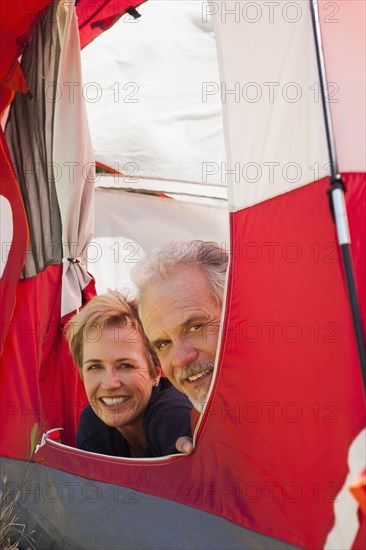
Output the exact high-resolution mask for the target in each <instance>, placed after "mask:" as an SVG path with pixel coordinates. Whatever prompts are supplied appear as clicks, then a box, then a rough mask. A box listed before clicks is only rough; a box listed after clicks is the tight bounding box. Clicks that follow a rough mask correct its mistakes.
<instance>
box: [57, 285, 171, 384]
mask: <svg viewBox="0 0 366 550" xmlns="http://www.w3.org/2000/svg"><path fill="white" fill-rule="evenodd" d="M126 326H131V327H132V328H133V329H134V330H136V331H137V332H138V333H139V334H141V336H142V341H143V344H144V346H145V350H146V358H147V360H148V362H149V370H150V375H151V377H152V378H153V377H154V376H156V375H157V374H158V372H159V370H160V363H159V359H158V357H157V355H156V352H155V351H154V349H153V348H152V347H151V345H150V342H149V340H148V339H147V337H146V335H145V333H144V330H143V328H142V324H141V321H140V318H139V315H138V311H137V300H135V299H128V298H127V297H125V296H124V295H123V294H121V293H120V292H118V291H117V290H109V291H108V293H107V294H101V295H100V296H95V297H94V298H92V299H91V300H90V302H88V303H87V304H86V305H85V306H84V307H83V309H82V310H81V311H80V312H79V313H77V314H76V315H74V316H73V317H72V318H71V319H70V320H69V322H68V323H67V325H66V327H65V331H66V340H67V342H68V344H69V349H70V352H71V355H72V358H73V360H74V363H75V364H76V366H77V367H78V369H79V373H80V376H81V377H82V368H83V347H84V342H85V340H86V339H87V333H88V332H89V331H93V330H98V331H101V330H103V329H104V328H115V327H126Z"/></svg>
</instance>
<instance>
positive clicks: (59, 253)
mask: <svg viewBox="0 0 366 550" xmlns="http://www.w3.org/2000/svg"><path fill="white" fill-rule="evenodd" d="M151 3H152V4H153V3H154V2H151ZM138 4H139V2H133V1H128V2H124V1H121V2H118V3H116V2H111V1H110V2H108V1H104V2H101V1H93V2H87V1H86V0H80V1H79V2H77V6H76V14H77V17H76V16H75V11H74V5H73V2H66V1H65V2H64V1H62V2H60V3H59V4H56V3H55V4H52V3H51V2H49V1H48V0H44V1H37V2H32V1H29V2H22V1H14V2H11V3H8V2H4V3H2V4H1V10H2V11H1V18H0V21H1V31H2V32H1V51H2V52H3V56H2V64H1V112H2V113H3V119H4V120H3V121H2V122H3V128H4V130H5V131H1V133H0V135H1V195H0V199H1V231H2V258H1V260H2V263H1V273H0V275H1V283H2V286H1V305H2V308H1V316H2V317H1V331H2V339H1V343H2V349H3V352H2V364H1V371H0V373H1V388H0V391H1V412H2V414H1V470H2V475H1V484H2V491H3V493H6V494H7V497H6V498H8V499H11V498H15V497H16V495H17V502H16V504H17V506H16V508H15V511H16V514H17V515H18V517H19V521H20V522H23V523H25V525H26V528H27V529H29V530H33V529H34V534H33V537H34V539H35V541H36V542H35V544H36V547H37V548H42V549H43V548H70V549H71V548H73V549H75V548H86V547H88V548H100V549H102V548H128V549H129V548H156V549H160V548H187V549H189V548H215V549H216V548H222V549H226V548H233V549H234V548H276V549H277V548H288V547H302V548H304V547H305V548H361V547H362V546H363V544H362V541H363V540H364V539H363V537H364V536H365V531H364V529H365V518H364V513H363V512H362V505H363V500H362V496H363V495H364V493H363V491H364V489H363V488H362V481H361V482H359V481H358V480H359V477H360V475H361V474H362V469H363V468H364V464H365V459H364V455H363V452H364V448H365V445H364V443H365V433H366V431H365V395H364V390H363V381H362V373H361V369H360V365H359V363H360V361H359V354H358V348H357V344H356V338H355V335H354V328H353V320H352V315H351V311H350V307H349V299H348V290H347V285H346V278H347V277H346V275H345V272H344V268H343V264H342V258H341V253H340V251H339V248H338V245H337V232H336V228H335V225H334V223H333V219H332V215H331V210H330V208H329V202H328V197H327V191H328V190H329V187H330V185H329V180H330V176H332V175H333V171H334V163H333V162H332V163H330V156H329V151H330V150H332V147H329V144H331V145H332V140H331V139H330V140H329V139H328V140H327V137H328V138H329V136H330V137H332V136H333V135H334V136H335V149H336V155H337V168H338V170H339V173H340V174H341V175H342V178H343V180H344V182H345V186H346V188H347V192H346V193H345V201H346V207H347V212H348V219H349V231H350V235H351V237H352V240H351V252H352V263H353V268H354V274H355V287H356V292H357V294H358V298H359V304H360V310H361V318H362V319H363V322H364V319H365V298H366V297H365V284H364V281H365V280H366V278H365V275H366V273H365V262H364V257H365V235H366V231H365V229H366V228H365V175H364V173H365V163H366V161H365V154H364V152H365V150H366V148H365V105H364V101H363V98H364V95H365V66H366V63H365V59H364V48H363V43H364V39H365V27H364V24H365V23H364V22H365V6H364V4H363V3H362V2H358V1H352V0H351V1H347V2H344V1H342V0H341V1H337V2H331V3H329V2H319V3H318V4H319V6H318V12H317V15H318V18H317V19H318V20H317V21H315V25H313V21H312V17H311V15H312V12H311V10H310V9H309V6H310V5H313V3H307V2H289V3H286V4H280V3H269V2H264V1H263V2H262V1H260V2H207V3H202V5H201V6H200V7H201V16H200V18H199V20H197V18H196V19H195V26H196V27H201V28H202V33H204V32H205V29H206V27H205V25H207V24H210V21H213V27H214V32H211V31H210V36H211V37H212V40H215V44H216V47H217V56H218V60H219V70H220V76H219V80H218V81H217V82H216V81H213V82H205V86H204V87H203V88H202V89H203V90H204V92H205V100H206V102H203V101H202V104H203V105H206V106H207V105H208V106H210V105H214V110H215V113H217V99H218V98H219V101H220V102H221V103H222V108H223V133H224V136H225V149H226V152H225V154H222V152H221V150H220V149H218V150H217V156H216V157H215V158H207V159H205V160H207V162H208V163H210V164H207V165H206V168H207V171H206V178H205V179H206V181H205V182H204V181H202V182H199V181H197V178H196V179H195V175H194V170H193V172H192V174H193V175H192V176H191V177H190V178H189V181H187V179H186V178H184V177H181V178H180V177H179V174H178V176H177V175H173V174H171V173H168V172H167V173H166V174H163V177H162V178H163V179H164V187H163V188H162V187H160V188H156V187H155V188H154V189H155V191H158V192H159V194H158V196H146V195H143V194H136V193H134V194H133V195H132V194H131V193H127V192H126V191H118V197H119V200H120V203H121V204H123V205H124V206H122V208H125V209H126V210H125V211H126V216H128V214H129V216H130V217H127V222H128V223H126V224H125V226H124V227H123V229H122V230H121V231H123V232H126V231H127V232H130V233H124V234H123V235H118V238H119V237H120V236H122V237H123V238H126V239H127V240H129V239H134V240H133V243H135V242H140V241H139V240H137V241H136V239H137V237H136V235H137V233H136V232H135V230H134V228H133V225H132V224H133V223H134V221H135V220H136V221H137V222H138V221H139V216H140V217H141V218H143V220H146V219H149V220H150V219H151V220H153V219H154V218H153V216H154V215H155V216H160V217H162V216H163V212H164V211H165V210H167V211H169V210H171V212H173V211H177V212H178V207H179V204H180V203H182V204H181V208H182V209H183V210H184V209H185V208H188V209H189V211H190V212H191V213H193V212H197V214H195V215H194V219H196V218H199V215H198V212H199V211H200V212H202V215H203V213H204V212H206V217H204V218H203V219H206V220H209V219H210V217H211V219H212V218H213V217H214V216H213V215H212V214H211V216H210V214H209V213H208V212H207V208H209V207H210V208H212V212H213V211H214V209H216V210H215V211H217V212H218V213H219V212H221V211H222V209H223V206H222V203H220V200H222V197H220V195H219V189H220V185H217V183H218V182H219V183H220V182H222V181H224V182H227V193H228V200H227V212H228V214H226V219H227V220H228V222H227V223H228V224H229V226H230V231H229V234H230V243H229V248H230V253H231V262H230V269H229V274H228V280H227V289H226V297H225V309H224V312H223V317H222V330H221V338H220V349H219V352H218V357H217V360H216V371H215V372H216V376H215V380H214V383H213V387H212V388H211V393H210V399H209V402H208V404H207V407H206V410H205V412H204V414H203V416H202V418H201V419H200V422H199V425H198V428H197V433H196V434H195V443H196V449H195V452H194V453H193V454H192V455H191V456H189V457H184V456H179V455H174V456H170V457H164V458H161V459H139V460H134V459H124V458H115V457H106V456H103V455H97V454H93V453H86V452H83V451H80V450H77V449H75V447H74V437H75V430H76V426H77V422H78V417H79V414H80V410H81V409H82V407H83V406H84V405H85V403H86V400H85V395H84V392H83V388H82V386H81V383H80V381H79V380H78V377H77V372H76V370H75V367H74V366H73V365H72V364H71V360H70V358H69V357H68V355H67V351H66V348H65V342H64V340H63V337H62V330H61V329H62V325H63V323H64V322H65V320H67V318H68V316H69V315H70V314H71V313H72V312H73V311H75V309H77V308H78V307H80V306H81V305H82V303H83V302H85V301H86V300H88V298H89V297H90V296H92V295H93V294H94V292H95V289H94V281H93V278H92V277H91V276H90V275H89V274H88V272H87V270H86V269H85V265H84V264H85V262H84V261H83V256H84V257H85V253H86V252H85V251H86V250H87V249H88V243H89V242H90V238H91V236H92V233H93V225H94V224H93V218H94V215H95V214H96V215H97V214H98V208H100V210H99V213H101V212H102V210H103V208H104V211H106V212H107V213H108V212H113V209H112V205H111V201H110V200H108V198H109V199H110V198H111V197H112V202H115V201H117V190H113V189H111V185H110V184H109V183H108V185H107V186H106V187H108V189H105V188H103V189H104V190H99V191H97V192H96V193H94V178H95V176H94V171H93V162H94V153H93V149H92V144H91V140H90V137H89V128H88V120H87V114H86V108H85V98H84V97H83V93H82V92H83V89H82V86H81V85H79V86H78V85H77V84H78V83H79V84H80V83H81V76H80V75H81V64H80V45H81V46H85V47H86V49H85V52H87V48H88V46H87V44H88V43H89V42H91V40H92V39H93V38H95V37H96V36H97V35H99V34H101V32H102V31H103V30H106V29H108V28H109V27H110V26H111V25H112V24H113V23H116V21H117V20H118V19H119V17H121V16H122V15H123V14H124V13H125V12H126V10H127V9H128V10H129V12H130V13H131V14H132V15H129V17H134V16H135V17H136V16H137V14H136V12H135V8H136V6H137V5H138ZM177 4H178V3H177ZM164 5H165V2H156V3H155V7H156V8H160V9H162V10H163V9H164ZM146 6H147V5H146ZM143 9H144V6H141V9H140V11H141V13H142V14H143ZM177 9H179V8H177ZM117 24H118V23H117ZM319 26H320V31H321V35H322V39H323V50H324V57H325V68H326V75H327V82H328V84H327V85H323V84H322V83H321V81H320V74H321V73H320V72H319V69H320V68H321V63H319V59H317V49H316V46H315V44H316V43H315V39H314V27H315V28H316V29H318V28H319ZM105 36H106V35H105ZM206 38H207V36H206ZM100 39H102V36H101V37H100ZM98 40H99V38H98ZM95 43H97V42H95ZM20 55H22V60H21V65H20V64H19V56H20ZM70 83H72V84H70ZM324 90H325V92H326V98H325V101H322V92H323V91H324ZM127 91H128V92H129V91H130V90H127ZM112 93H113V90H112ZM210 101H214V102H215V103H212V104H211V103H210ZM9 105H10V110H9V109H8V106H9ZM324 106H325V107H329V109H326V108H325V109H324ZM327 110H330V115H331V119H332V122H333V128H330V127H329V124H328V125H327V124H326V121H327V122H328V123H329V117H328V118H327V116H328V115H329V113H327ZM325 115H327V116H325ZM5 118H6V119H7V121H5ZM168 118H169V117H168ZM327 130H328V134H327ZM137 145H138V144H135V149H136V147H137ZM333 148H334V147H333ZM108 150H109V147H108ZM97 160H98V159H97ZM127 160H128V159H127ZM100 161H101V162H102V163H103V164H105V163H106V162H108V163H110V160H109V159H104V158H101V159H100ZM103 161H104V162H103ZM172 164H174V163H172ZM124 165H125V162H123V166H124ZM150 166H151V164H150ZM164 166H166V165H164ZM192 166H193V167H194V165H192ZM112 168H115V167H112ZM142 168H144V165H143V166H142ZM168 168H169V166H168ZM162 170H164V168H162ZM118 171H121V170H118ZM122 171H123V168H122ZM105 177H107V176H105ZM108 177H109V178H110V176H108ZM124 177H125V176H124ZM152 178H153V179H154V180H155V181H159V182H160V183H159V186H162V183H161V180H158V178H159V174H157V173H154V174H151V173H144V172H143V173H142V176H141V179H142V180H144V183H145V184H146V182H148V181H150V182H152ZM117 179H118V178H117ZM172 181H173V182H174V183H175V184H177V183H179V184H180V185H181V186H182V187H183V189H185V190H187V191H185V192H184V191H183V194H185V195H189V196H192V195H193V194H194V193H193V191H192V187H194V184H199V183H208V185H210V184H211V185H212V187H211V191H210V193H206V191H207V189H206V191H205V192H203V189H202V187H201V188H200V192H199V193H198V195H199V196H200V197H201V199H202V195H204V198H207V196H208V195H209V198H210V199H212V200H213V202H212V203H211V204H210V205H209V207H208V206H207V205H203V204H202V202H204V201H203V200H201V201H198V202H195V203H194V204H192V200H191V201H190V203H188V205H187V204H183V201H179V200H178V198H177V194H179V193H182V190H181V189H180V190H178V191H177V186H176V185H174V186H173V187H174V188H173V187H171V186H170V183H169V182H172ZM130 183H131V182H129V184H130ZM135 183H136V182H135V181H133V182H132V183H131V186H132V187H134V191H136V190H138V189H137V187H136V185H135ZM183 184H187V187H185V186H184V185H183ZM189 184H190V186H189ZM206 187H207V186H206ZM149 190H150V191H151V188H149ZM213 190H215V193H216V194H215V193H213ZM191 193H192V195H191ZM163 195H164V196H163ZM98 196H99V199H101V200H99V199H98ZM169 196H175V199H173V198H168V197H169ZM181 198H182V197H181ZM94 203H96V204H97V207H96V208H95V204H94ZM173 204H174V207H173V206H171V205H173ZM145 205H146V206H145ZM165 205H167V207H165ZM168 205H169V206H168ZM133 208H134V210H133ZM145 208H146V214H145ZM194 209H196V210H194ZM199 209H201V210H199ZM187 211H188V210H187ZM133 212H134V213H133ZM154 212H155V214H154ZM100 215H101V214H100ZM171 215H172V217H175V215H174V214H171ZM215 215H216V214H215ZM217 215H218V217H219V216H220V214H217ZM149 216H152V217H151V218H149ZM183 216H184V214H183ZM122 217H123V218H125V217H124V216H121V218H122ZM176 217H177V218H178V213H177V214H176ZM185 218H187V216H185ZM222 219H225V218H222ZM96 221H97V224H96V226H98V217H97V218H96ZM109 222H110V226H109V227H110V228H111V229H110V230H108V235H106V234H103V230H104V228H105V225H104V224H103V223H100V224H99V226H98V227H99V229H98V232H99V233H98V235H97V236H96V237H97V239H103V238H106V237H108V238H109V237H112V238H114V237H115V235H113V234H111V231H113V230H114V229H113V228H112V221H111V220H109ZM162 223H163V222H162ZM178 223H179V221H178ZM207 223H209V221H207V222H205V223H203V229H202V226H201V228H199V227H197V228H195V229H192V228H191V229H188V233H186V234H187V235H188V234H189V232H190V231H193V233H194V231H202V230H206V231H208V230H207ZM220 223H221V222H220ZM198 225H199V224H198ZM212 225H213V228H212V231H215V229H214V225H215V224H212ZM113 227H116V224H114V226H113ZM150 227H154V222H150ZM165 231H166V230H165ZM208 233H209V234H212V233H210V231H208ZM141 238H142V237H141ZM203 238H206V237H205V236H204V235H203ZM223 239H224V242H225V239H226V237H224V238H223ZM127 242H130V241H127ZM131 242H132V241H131ZM99 245H100V246H102V245H101V241H99ZM109 246H110V243H107V246H106V248H104V249H103V250H107V249H108V247H109ZM94 249H95V250H97V251H98V248H97V247H94ZM114 250H115V249H113V250H112V252H114ZM118 250H119V248H118ZM125 252H126V253H127V254H129V253H130V252H134V249H126V250H125ZM87 256H88V259H89V264H90V263H91V258H90V255H89V254H88V255H87ZM98 267H100V264H98ZM91 271H92V270H91ZM95 275H96V277H98V273H95ZM35 427H36V428H37V430H38V435H39V438H38V448H37V452H36V453H34V454H32V456H31V459H30V460H29V457H30V453H31V443H32V440H33V443H34V439H35V438H36V437H37V434H36V433H35ZM59 428H63V432H62V434H61V433H60V430H59ZM46 432H47V435H44V434H46ZM42 434H43V436H42ZM41 436H42V437H41ZM351 485H353V486H354V489H353V493H351V492H350V491H349V487H350V486H351ZM353 494H355V495H356V496H357V495H358V497H359V500H358V499H357V498H355V497H354V496H353ZM359 501H360V503H359Z"/></svg>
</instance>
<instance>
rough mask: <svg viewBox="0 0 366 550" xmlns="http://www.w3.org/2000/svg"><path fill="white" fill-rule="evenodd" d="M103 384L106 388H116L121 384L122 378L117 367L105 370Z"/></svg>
mask: <svg viewBox="0 0 366 550" xmlns="http://www.w3.org/2000/svg"><path fill="white" fill-rule="evenodd" d="M102 386H103V388H105V389H108V390H110V389H115V388H119V387H120V386H121V379H120V376H119V374H118V373H117V371H116V370H115V369H107V370H105V372H104V376H103V381H102Z"/></svg>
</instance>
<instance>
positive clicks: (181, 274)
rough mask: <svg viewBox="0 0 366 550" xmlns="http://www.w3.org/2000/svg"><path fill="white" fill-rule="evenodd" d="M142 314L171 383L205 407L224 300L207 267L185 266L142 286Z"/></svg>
mask: <svg viewBox="0 0 366 550" xmlns="http://www.w3.org/2000/svg"><path fill="white" fill-rule="evenodd" d="M141 317H142V323H143V326H144V329H145V332H146V335H147V337H148V338H149V340H150V342H151V343H152V345H153V347H154V349H155V350H156V352H157V354H158V357H159V359H160V363H161V366H162V369H163V371H164V372H165V374H166V376H167V377H168V378H169V380H170V381H171V383H172V384H173V385H174V386H175V387H176V388H177V389H178V390H180V391H181V392H183V393H185V394H187V396H188V397H189V399H190V400H191V401H192V403H193V406H194V407H195V408H196V409H197V410H198V411H202V409H203V406H204V404H205V402H206V400H207V394H208V390H209V387H210V383H211V379H212V371H213V368H214V362H215V355H216V346H217V338H218V333H219V325H220V317H221V306H219V305H218V304H217V301H216V299H215V297H214V295H213V293H212V290H211V287H210V284H209V282H208V280H207V277H206V275H205V273H204V272H203V271H202V270H201V269H200V268H197V267H191V266H181V267H179V268H178V269H177V270H176V271H174V273H172V274H171V275H169V276H168V277H166V278H164V279H158V280H156V281H154V282H153V284H151V285H150V286H149V287H148V288H147V289H145V290H144V292H143V295H142V297H141Z"/></svg>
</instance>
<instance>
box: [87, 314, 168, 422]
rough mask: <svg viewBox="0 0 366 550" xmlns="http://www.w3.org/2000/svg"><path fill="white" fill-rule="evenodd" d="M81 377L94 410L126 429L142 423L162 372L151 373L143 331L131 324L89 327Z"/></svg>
mask: <svg viewBox="0 0 366 550" xmlns="http://www.w3.org/2000/svg"><path fill="white" fill-rule="evenodd" d="M82 377H83V381H84V385H85V390H86V394H87V397H88V400H89V403H90V405H91V407H92V409H93V411H94V412H95V414H96V415H97V416H99V418H100V419H101V420H102V421H103V422H104V423H105V424H107V425H108V426H112V427H114V428H118V429H119V430H120V431H121V432H123V428H124V427H127V426H133V425H136V426H141V423H142V419H143V416H144V412H145V409H146V406H147V404H148V402H149V399H150V396H151V392H152V388H153V386H154V385H155V384H156V382H158V381H159V379H160V373H159V374H158V375H157V376H156V377H155V378H152V377H151V374H150V371H149V362H148V360H147V355H146V349H145V346H144V344H143V340H142V337H141V334H139V333H138V332H137V331H136V330H135V329H134V328H133V327H132V326H131V325H129V326H125V327H112V328H104V329H102V330H98V329H93V330H91V331H87V333H86V335H85V338H84V347H83V367H82Z"/></svg>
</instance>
